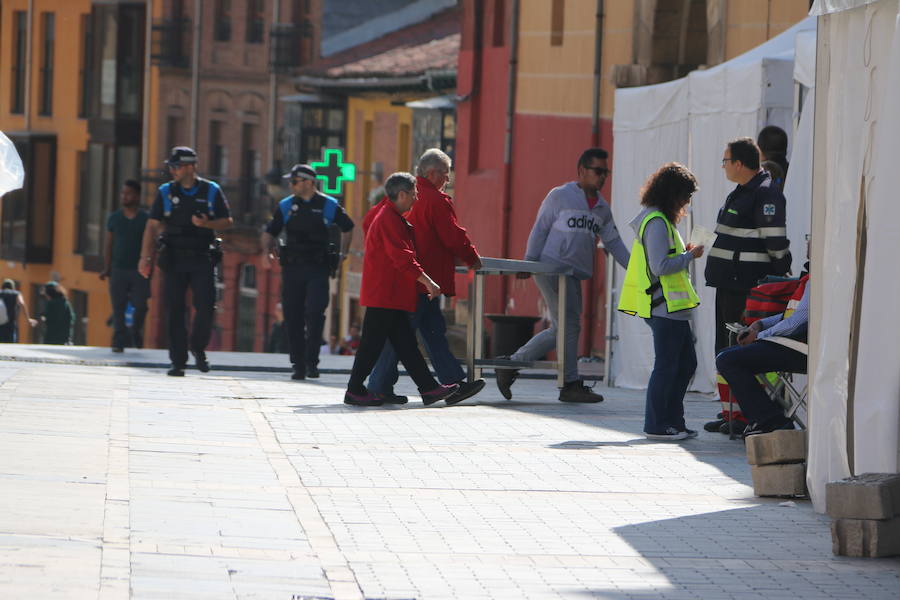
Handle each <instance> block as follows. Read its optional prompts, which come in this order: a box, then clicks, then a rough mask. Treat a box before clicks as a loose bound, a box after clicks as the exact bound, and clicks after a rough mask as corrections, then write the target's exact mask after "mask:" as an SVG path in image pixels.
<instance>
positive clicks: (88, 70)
mask: <svg viewBox="0 0 900 600" xmlns="http://www.w3.org/2000/svg"><path fill="white" fill-rule="evenodd" d="M81 38H82V45H81V77H80V80H81V100H80V102H79V109H78V116H79V117H81V118H82V119H84V118H86V117H87V116H88V115H89V114H90V112H91V103H92V102H93V93H92V92H93V85H92V82H93V80H94V58H93V52H94V32H93V25H92V20H91V15H82V16H81Z"/></svg>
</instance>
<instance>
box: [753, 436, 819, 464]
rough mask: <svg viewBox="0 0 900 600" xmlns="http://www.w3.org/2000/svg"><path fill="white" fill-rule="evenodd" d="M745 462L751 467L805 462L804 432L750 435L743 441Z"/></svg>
mask: <svg viewBox="0 0 900 600" xmlns="http://www.w3.org/2000/svg"><path fill="white" fill-rule="evenodd" d="M744 443H745V444H746V448H747V462H748V463H750V464H751V465H777V464H783V463H797V462H803V461H805V460H806V431H805V430H800V429H794V430H780V431H773V432H771V433H760V434H758V435H751V436H749V437H747V438H746V439H745V440H744Z"/></svg>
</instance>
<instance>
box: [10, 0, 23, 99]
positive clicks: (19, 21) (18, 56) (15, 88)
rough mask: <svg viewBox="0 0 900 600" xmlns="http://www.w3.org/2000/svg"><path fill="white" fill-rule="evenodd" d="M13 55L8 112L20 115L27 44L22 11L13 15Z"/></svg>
mask: <svg viewBox="0 0 900 600" xmlns="http://www.w3.org/2000/svg"><path fill="white" fill-rule="evenodd" d="M12 25H13V53H14V55H15V58H14V59H13V61H12V86H11V88H10V89H11V91H12V96H11V98H10V102H9V104H10V112H13V113H17V114H22V113H24V112H25V70H26V69H27V68H28V66H27V65H26V63H25V54H26V44H27V42H28V31H27V30H28V15H27V13H26V12H25V11H24V10H17V11H16V12H14V13H13V23H12Z"/></svg>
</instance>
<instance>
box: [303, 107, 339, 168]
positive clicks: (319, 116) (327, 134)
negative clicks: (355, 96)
mask: <svg viewBox="0 0 900 600" xmlns="http://www.w3.org/2000/svg"><path fill="white" fill-rule="evenodd" d="M302 110H303V114H302V117H301V123H302V125H301V128H300V136H301V137H300V162H305V163H308V162H310V161H315V160H319V159H320V158H321V157H322V148H343V147H344V136H345V129H346V124H345V119H346V111H345V110H344V109H343V108H341V107H339V106H329V105H321V104H305V105H303V109H302Z"/></svg>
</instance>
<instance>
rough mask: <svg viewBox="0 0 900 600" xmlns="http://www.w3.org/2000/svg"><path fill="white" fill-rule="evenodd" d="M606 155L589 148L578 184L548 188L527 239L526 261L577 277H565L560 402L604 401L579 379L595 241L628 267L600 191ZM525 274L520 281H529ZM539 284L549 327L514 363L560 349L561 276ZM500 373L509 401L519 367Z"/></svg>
mask: <svg viewBox="0 0 900 600" xmlns="http://www.w3.org/2000/svg"><path fill="white" fill-rule="evenodd" d="M607 159H608V154H607V152H606V150H603V149H601V148H589V149H587V150H585V151H584V152H583V153H582V154H581V157H580V158H579V159H578V180H577V181H570V182H569V183H566V184H563V185H561V186H559V187H556V188H553V189H552V190H550V193H549V194H547V197H546V198H544V201H543V203H542V204H541V208H540V210H539V211H538V215H537V219H536V220H535V223H534V226H533V227H532V229H531V235H529V236H528V247H527V249H526V251H525V260H535V261H540V262H545V263H550V264H553V265H557V266H560V267H571V268H572V269H573V271H574V274H573V275H570V276H568V277H566V286H567V288H566V331H565V339H566V360H565V365H564V369H565V380H566V381H565V386H564V387H563V389H562V390H561V391H560V393H559V399H560V401H561V402H602V401H603V396H601V395H600V394H595V393H593V392H591V391H590V389H589V388H588V387H587V386H585V385H584V383H583V382H582V380H581V379H580V378H579V376H578V338H579V336H580V335H581V282H582V281H583V280H585V279H590V278H591V276H592V275H593V273H594V255H595V254H596V249H597V238H598V237H599V238H600V239H601V240H603V245H604V247H605V248H606V251H607V252H610V253H611V254H612V255H613V257H614V258H615V259H616V262H618V263H619V264H620V265H622V267H623V268H628V259H629V256H630V255H629V252H628V248H627V247H626V246H625V244H624V243H623V242H622V238H621V237H620V236H619V231H618V230H617V229H616V224H615V223H614V222H613V218H612V212H611V211H610V208H609V204H607V203H606V200H605V199H604V198H603V196H601V195H600V188H602V187H603V183H604V182H605V181H606V178H607V176H608V175H609V168H608V165H607ZM528 276H529V275H528V274H527V273H521V274H520V275H519V277H520V278H526V277H528ZM534 280H535V283H536V284H537V286H538V289H539V290H540V292H541V295H542V296H543V297H544V301H545V302H546V303H547V308H548V309H549V310H550V318H551V322H552V324H551V326H550V327H549V328H548V329H545V330H544V331H541V332H540V333H538V334H537V335H535V336H534V337H533V338H531V340H529V341H528V343H526V344H525V345H524V346H522V347H521V348H519V349H518V350H517V351H516V352H515V353H514V354H513V355H512V356H510V357H508V358H510V359H512V360H524V361H533V360H540V359H541V358H542V357H543V356H544V355H546V354H547V353H548V352H549V351H551V350H553V349H554V348H556V328H557V322H556V321H557V318H556V315H557V314H558V306H559V289H558V286H559V278H558V277H557V276H556V275H535V277H534ZM496 372H497V387H498V388H499V389H500V393H501V394H503V397H504V398H506V399H507V400H508V399H510V398H512V391H511V389H510V388H511V386H512V384H513V382H514V381H515V380H516V377H517V375H518V370H517V369H501V368H498V369H497V370H496Z"/></svg>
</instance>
